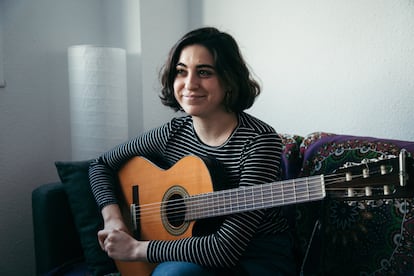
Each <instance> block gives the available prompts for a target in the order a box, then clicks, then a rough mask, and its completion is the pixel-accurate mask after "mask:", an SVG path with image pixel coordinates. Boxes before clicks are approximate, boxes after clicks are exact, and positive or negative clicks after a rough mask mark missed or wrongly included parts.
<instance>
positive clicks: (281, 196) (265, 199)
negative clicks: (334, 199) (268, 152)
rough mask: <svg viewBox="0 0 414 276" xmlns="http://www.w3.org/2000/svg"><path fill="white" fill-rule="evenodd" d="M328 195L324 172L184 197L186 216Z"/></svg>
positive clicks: (212, 214) (220, 213)
mask: <svg viewBox="0 0 414 276" xmlns="http://www.w3.org/2000/svg"><path fill="white" fill-rule="evenodd" d="M325 195H326V193H325V183H324V176H323V175H317V176H311V177H304V178H298V179H294V180H284V181H278V182H273V183H268V184H263V185H254V186H250V187H240V188H235V189H228V190H222V191H217V192H211V193H206V194H199V195H194V196H189V197H186V198H185V199H184V203H185V207H186V214H185V220H187V221H192V220H197V219H202V218H208V217H218V216H223V215H229V214H234V213H239V212H246V211H253V210H257V209H265V208H271V207H277V206H284V205H290V204H295V203H302V202H308V201H315V200H321V199H323V198H324V197H325Z"/></svg>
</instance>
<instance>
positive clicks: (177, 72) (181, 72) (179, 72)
mask: <svg viewBox="0 0 414 276" xmlns="http://www.w3.org/2000/svg"><path fill="white" fill-rule="evenodd" d="M176 74H177V75H180V76H181V75H184V74H185V70H183V69H176Z"/></svg>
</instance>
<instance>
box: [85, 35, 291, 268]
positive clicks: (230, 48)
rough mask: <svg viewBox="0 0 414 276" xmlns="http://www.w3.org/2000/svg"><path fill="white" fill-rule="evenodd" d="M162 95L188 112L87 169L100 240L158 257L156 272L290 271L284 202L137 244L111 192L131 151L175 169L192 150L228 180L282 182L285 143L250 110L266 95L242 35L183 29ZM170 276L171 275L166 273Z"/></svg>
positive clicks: (129, 256) (122, 250)
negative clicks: (206, 228)
mask: <svg viewBox="0 0 414 276" xmlns="http://www.w3.org/2000/svg"><path fill="white" fill-rule="evenodd" d="M161 83H162V91H161V101H162V103H163V104H164V105H166V106H169V107H171V108H173V109H174V110H176V111H178V110H181V111H184V112H185V113H186V115H185V116H182V117H178V118H174V119H172V120H171V121H170V122H168V123H166V124H164V125H162V126H161V127H158V128H156V129H153V130H151V131H149V132H147V133H145V134H143V135H141V136H139V137H137V138H134V139H131V140H130V141H128V142H126V143H125V144H122V145H119V146H118V147H116V148H115V149H113V150H111V151H109V152H107V153H105V154H103V155H102V156H100V157H99V158H98V159H96V160H95V161H94V162H93V164H92V165H91V168H90V172H89V175H90V181H91V186H92V191H93V193H94V195H95V198H96V200H97V203H98V205H99V207H100V208H101V212H102V216H103V219H104V229H103V230H101V231H99V233H98V238H99V241H100V244H101V247H102V249H103V250H105V251H106V252H107V253H108V255H109V256H110V257H112V258H114V259H120V260H127V261H133V260H136V261H147V262H154V263H160V264H159V265H158V266H157V267H156V269H155V271H154V273H153V275H195V273H198V274H200V275H217V274H220V273H222V274H226V275H229V274H231V273H234V274H237V275H241V274H246V275H278V274H280V275H289V274H294V272H295V265H294V258H293V253H292V239H291V236H290V234H289V230H288V223H287V220H286V218H284V217H283V216H282V214H281V210H280V208H272V209H266V210H256V211H250V212H245V213H239V214H232V215H229V216H227V217H226V218H224V219H223V220H222V222H221V224H220V225H219V226H218V227H217V228H216V229H215V230H214V231H213V232H211V233H206V234H205V235H203V236H197V237H190V238H186V239H181V240H178V241H158V240H151V241H137V240H135V239H133V238H132V237H130V236H129V235H128V234H127V232H128V230H127V227H126V226H125V224H124V222H123V221H122V217H121V213H120V208H119V206H118V202H117V200H116V197H115V194H114V190H115V189H114V187H113V183H116V181H114V177H116V175H117V171H118V170H119V169H120V168H121V167H122V166H123V165H124V164H125V163H126V162H127V161H128V160H130V159H131V158H132V157H134V156H143V157H146V158H148V159H151V160H160V159H162V160H163V161H164V162H166V163H167V164H168V165H169V166H171V165H173V164H174V163H176V162H177V161H179V160H180V159H181V158H183V157H184V156H186V155H197V156H200V157H209V158H215V159H216V160H218V161H219V162H220V163H221V165H222V166H223V167H224V169H225V171H226V174H227V177H228V178H227V182H228V183H229V187H233V186H250V185H258V184H263V183H269V182H274V181H275V180H278V179H279V175H280V159H281V148H282V144H281V140H280V138H279V136H278V135H277V133H276V132H275V131H274V129H273V128H272V127H270V126H269V125H267V124H265V123H264V122H262V121H260V120H258V119H257V118H254V117H253V116H251V115H249V114H247V113H245V112H244V110H246V109H248V108H249V107H251V106H252V104H253V102H254V100H255V98H256V96H258V95H259V93H260V87H259V85H258V83H257V82H256V81H255V80H254V79H253V78H252V77H251V75H250V72H249V70H248V68H247V66H246V64H245V62H244V59H243V57H242V56H241V53H240V51H239V47H238V45H237V43H236V41H235V40H234V39H233V37H232V36H230V35H229V34H227V33H223V32H220V31H219V30H217V29H215V28H210V27H206V28H200V29H196V30H194V31H191V32H189V33H187V34H186V35H184V37H183V38H181V39H180V40H179V41H178V42H177V43H176V44H175V46H174V47H173V48H172V49H171V51H170V54H169V56H168V59H167V61H166V63H165V66H164V67H163V70H162V71H161ZM167 273H169V274H167Z"/></svg>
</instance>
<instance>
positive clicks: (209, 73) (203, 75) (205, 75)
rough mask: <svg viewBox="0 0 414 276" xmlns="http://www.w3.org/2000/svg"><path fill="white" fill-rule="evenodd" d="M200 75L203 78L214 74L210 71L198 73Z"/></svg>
mask: <svg viewBox="0 0 414 276" xmlns="http://www.w3.org/2000/svg"><path fill="white" fill-rule="evenodd" d="M198 74H199V75H200V76H202V77H209V76H211V75H212V74H213V73H212V72H210V71H208V70H200V71H198Z"/></svg>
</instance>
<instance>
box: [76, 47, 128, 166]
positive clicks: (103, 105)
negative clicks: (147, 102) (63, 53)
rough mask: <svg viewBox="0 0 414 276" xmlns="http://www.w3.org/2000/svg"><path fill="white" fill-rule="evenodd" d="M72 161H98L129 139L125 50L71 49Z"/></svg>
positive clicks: (106, 48)
mask: <svg viewBox="0 0 414 276" xmlns="http://www.w3.org/2000/svg"><path fill="white" fill-rule="evenodd" d="M68 72H69V92H70V121H71V142H72V159H73V160H86V159H91V158H95V157H97V156H98V155H100V154H101V153H102V152H104V151H106V150H108V149H110V148H112V147H114V146H115V145H117V144H119V143H121V142H124V141H125V140H126V139H127V138H128V108H127V80H126V53H125V50H124V49H120V48H108V47H99V46H94V45H76V46H71V47H69V48H68Z"/></svg>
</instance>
